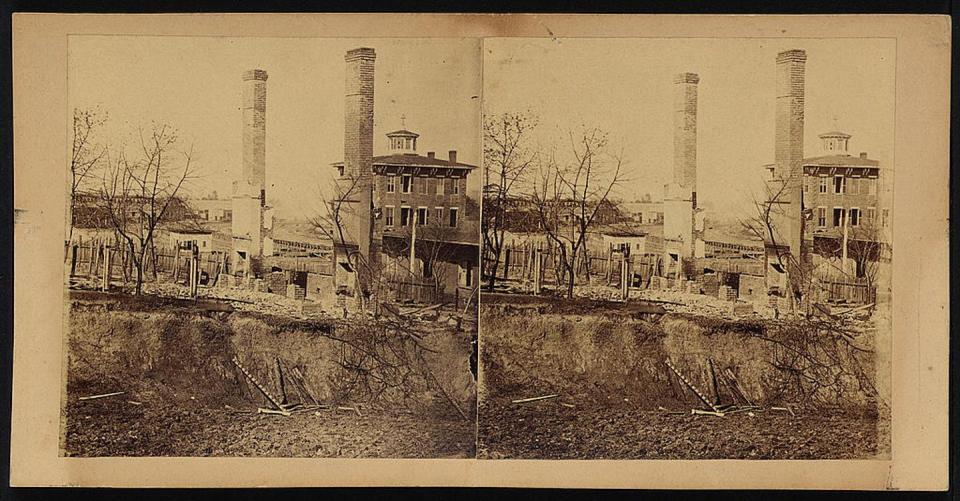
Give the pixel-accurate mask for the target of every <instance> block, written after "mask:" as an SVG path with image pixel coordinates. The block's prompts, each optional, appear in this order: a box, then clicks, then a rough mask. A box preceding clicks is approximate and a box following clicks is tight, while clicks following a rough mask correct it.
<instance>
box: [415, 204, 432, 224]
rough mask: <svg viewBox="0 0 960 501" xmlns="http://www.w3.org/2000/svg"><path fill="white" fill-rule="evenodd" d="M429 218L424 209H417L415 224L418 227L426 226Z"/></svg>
mask: <svg viewBox="0 0 960 501" xmlns="http://www.w3.org/2000/svg"><path fill="white" fill-rule="evenodd" d="M429 216H430V213H428V212H427V208H426V207H418V208H417V224H418V225H420V226H426V225H427V224H429V220H428V219H427V218H428V217H429Z"/></svg>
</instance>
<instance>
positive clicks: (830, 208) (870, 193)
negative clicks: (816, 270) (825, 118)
mask: <svg viewBox="0 0 960 501" xmlns="http://www.w3.org/2000/svg"><path fill="white" fill-rule="evenodd" d="M819 137H820V141H821V149H822V153H823V155H821V156H816V157H811V158H805V159H803V198H804V204H803V206H804V208H805V209H807V210H808V211H810V212H811V213H810V216H809V223H808V225H809V227H810V228H811V230H812V231H811V233H812V236H813V237H814V238H817V237H822V238H839V237H842V236H843V227H844V225H845V224H847V225H848V228H847V232H848V235H849V233H850V230H851V229H858V228H860V227H865V226H873V227H877V228H879V227H881V226H882V225H884V224H885V222H886V221H885V219H889V211H888V210H887V209H886V208H885V207H881V206H880V197H879V195H878V194H879V193H880V192H881V190H882V188H881V186H880V183H881V176H880V163H879V162H878V161H876V160H872V159H870V158H867V154H866V153H865V152H863V153H860V154H859V155H850V154H849V153H848V145H849V141H850V137H851V136H850V135H849V134H845V133H843V132H827V133H824V134H820V136H819ZM861 233H862V232H861Z"/></svg>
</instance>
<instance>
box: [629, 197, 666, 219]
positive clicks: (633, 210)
mask: <svg viewBox="0 0 960 501" xmlns="http://www.w3.org/2000/svg"><path fill="white" fill-rule="evenodd" d="M620 210H621V211H622V212H623V214H624V216H626V217H627V218H629V219H630V221H633V222H634V223H637V224H663V202H654V201H652V200H642V201H639V202H623V203H621V204H620Z"/></svg>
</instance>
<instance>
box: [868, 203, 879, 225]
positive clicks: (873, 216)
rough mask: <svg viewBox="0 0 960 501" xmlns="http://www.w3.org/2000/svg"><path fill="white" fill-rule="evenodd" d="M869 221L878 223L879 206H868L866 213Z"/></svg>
mask: <svg viewBox="0 0 960 501" xmlns="http://www.w3.org/2000/svg"><path fill="white" fill-rule="evenodd" d="M866 220H867V223H869V224H876V223H877V208H876V207H867V215H866Z"/></svg>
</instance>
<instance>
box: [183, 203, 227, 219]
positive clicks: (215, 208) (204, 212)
mask: <svg viewBox="0 0 960 501" xmlns="http://www.w3.org/2000/svg"><path fill="white" fill-rule="evenodd" d="M189 205H190V208H191V209H192V210H193V212H194V214H196V215H197V219H200V220H201V221H211V222H229V221H232V220H233V200H229V199H228V200H220V199H207V198H204V199H199V200H190V201H189Z"/></svg>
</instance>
